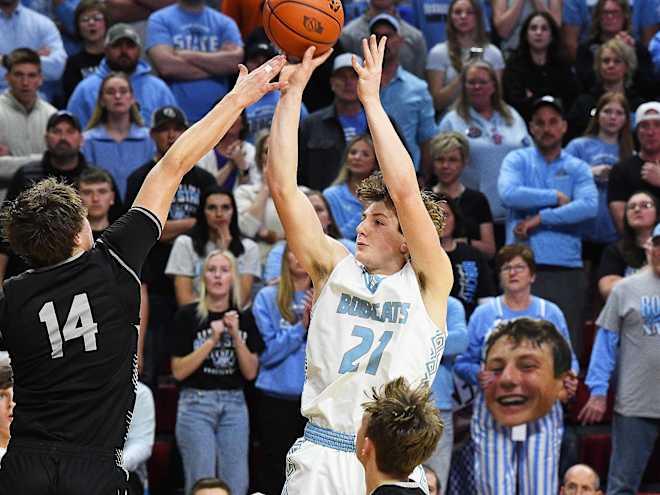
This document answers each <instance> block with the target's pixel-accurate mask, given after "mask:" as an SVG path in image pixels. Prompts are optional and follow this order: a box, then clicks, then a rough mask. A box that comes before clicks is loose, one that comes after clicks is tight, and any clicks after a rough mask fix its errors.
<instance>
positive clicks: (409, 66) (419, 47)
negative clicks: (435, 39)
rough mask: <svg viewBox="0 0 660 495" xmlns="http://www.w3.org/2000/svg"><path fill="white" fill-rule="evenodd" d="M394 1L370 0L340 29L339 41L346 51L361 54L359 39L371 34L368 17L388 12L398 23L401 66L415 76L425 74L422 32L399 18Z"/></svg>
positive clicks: (424, 45) (360, 41)
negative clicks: (359, 14) (362, 11)
mask: <svg viewBox="0 0 660 495" xmlns="http://www.w3.org/2000/svg"><path fill="white" fill-rule="evenodd" d="M397 3H398V2H396V1H395V0H369V7H368V8H367V11H366V12H365V13H364V14H363V15H361V16H360V17H357V18H356V19H353V20H352V21H351V22H349V23H348V24H346V25H345V26H344V29H342V31H341V44H342V46H343V47H344V48H345V49H346V51H348V52H353V53H362V38H368V37H369V34H370V33H371V24H370V23H371V20H372V19H373V18H374V17H375V16H377V15H380V14H388V15H390V16H391V17H393V18H395V19H396V21H397V23H398V24H399V29H398V31H399V33H400V35H401V39H402V41H403V42H402V46H401V50H400V52H401V66H402V67H403V68H404V69H405V70H407V71H408V72H410V73H412V74H414V75H416V76H417V77H420V78H423V77H425V72H426V54H427V53H428V48H427V46H426V40H425V39H424V35H423V34H422V32H421V31H420V30H419V29H417V28H416V27H415V26H413V25H412V24H409V23H407V22H406V21H404V20H403V19H401V17H399V15H398V13H397V10H396V4H397Z"/></svg>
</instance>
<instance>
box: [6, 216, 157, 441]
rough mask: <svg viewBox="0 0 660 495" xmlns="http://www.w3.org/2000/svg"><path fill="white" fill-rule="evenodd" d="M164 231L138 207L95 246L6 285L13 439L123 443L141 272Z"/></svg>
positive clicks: (128, 412)
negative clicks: (12, 393) (147, 256)
mask: <svg viewBox="0 0 660 495" xmlns="http://www.w3.org/2000/svg"><path fill="white" fill-rule="evenodd" d="M160 231H161V226H160V222H159V221H158V219H157V218H156V217H155V215H153V213H151V212H150V211H148V210H146V209H143V208H132V209H131V210H129V211H128V213H126V214H125V215H124V216H122V217H121V218H120V219H119V220H117V221H116V222H115V223H114V224H113V225H111V226H110V227H109V228H108V229H106V231H105V232H104V233H103V234H102V235H101V237H100V239H99V240H97V242H96V244H95V246H94V247H93V248H92V249H91V250H89V251H86V252H84V253H81V254H79V255H77V256H75V257H73V258H70V259H68V260H66V261H64V262H62V263H60V264H57V265H54V266H50V267H46V268H41V269H36V270H28V271H27V272H24V273H22V274H21V275H19V276H17V277H13V278H11V279H9V280H7V281H6V282H5V284H4V292H3V294H2V297H1V298H0V332H1V333H2V336H3V338H4V340H5V343H6V344H7V349H8V350H9V356H10V358H11V364H12V368H13V371H14V400H15V402H16V407H15V408H14V420H13V422H12V425H11V436H12V438H16V439H20V440H28V441H37V442H61V443H67V444H73V445H79V446H86V447H93V448H98V449H108V450H109V451H111V450H116V449H121V448H123V444H124V439H125V435H126V432H127V429H128V426H129V424H130V419H131V414H132V411H133V406H134V404H135V387H136V384H137V355H136V350H137V335H138V330H137V328H138V324H139V309H140V280H139V278H138V274H139V273H140V271H141V269H142V263H143V262H144V259H145V258H146V255H147V253H148V252H149V250H150V249H151V247H152V246H153V245H154V243H155V242H156V240H157V239H158V237H159V236H160Z"/></svg>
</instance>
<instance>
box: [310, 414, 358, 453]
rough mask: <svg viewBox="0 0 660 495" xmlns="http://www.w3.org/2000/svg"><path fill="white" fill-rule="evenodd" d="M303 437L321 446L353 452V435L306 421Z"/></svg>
mask: <svg viewBox="0 0 660 495" xmlns="http://www.w3.org/2000/svg"><path fill="white" fill-rule="evenodd" d="M304 436H305V439H306V440H309V441H310V442H312V443H315V444H317V445H320V446H322V447H329V448H331V449H334V450H339V451H341V452H355V435H351V434H350V433H342V432H339V431H334V430H330V429H328V428H323V427H321V426H318V425H315V424H314V423H312V422H311V421H308V422H307V424H306V425H305V435H304Z"/></svg>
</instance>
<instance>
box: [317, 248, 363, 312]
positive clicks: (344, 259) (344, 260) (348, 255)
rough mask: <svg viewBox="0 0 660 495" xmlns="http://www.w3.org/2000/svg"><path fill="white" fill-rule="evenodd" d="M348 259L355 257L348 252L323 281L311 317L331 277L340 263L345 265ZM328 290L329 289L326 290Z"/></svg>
mask: <svg viewBox="0 0 660 495" xmlns="http://www.w3.org/2000/svg"><path fill="white" fill-rule="evenodd" d="M348 258H353V259H355V257H354V256H353V255H352V254H351V253H350V252H349V253H348V254H347V255H346V256H344V257H343V258H342V259H341V260H339V263H337V264H336V265H335V267H334V268H333V269H332V271H331V272H330V275H328V278H327V279H326V281H325V284H323V288H322V289H321V293H320V294H319V297H317V298H316V301H314V306H312V315H313V314H314V309H315V308H316V303H318V302H319V301H320V300H321V297H323V294H325V292H326V289H327V288H328V285H329V284H330V280H332V277H333V276H334V274H335V273H336V272H337V270H338V269H339V267H340V266H341V265H342V263H346V262H347V261H346V260H347V259H348ZM327 290H330V289H327Z"/></svg>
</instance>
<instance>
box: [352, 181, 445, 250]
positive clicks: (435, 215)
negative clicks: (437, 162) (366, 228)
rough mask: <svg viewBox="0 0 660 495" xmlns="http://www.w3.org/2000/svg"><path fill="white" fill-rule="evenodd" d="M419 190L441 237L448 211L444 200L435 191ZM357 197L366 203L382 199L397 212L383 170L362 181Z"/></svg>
mask: <svg viewBox="0 0 660 495" xmlns="http://www.w3.org/2000/svg"><path fill="white" fill-rule="evenodd" d="M418 192H419V194H420V195H421V196H422V201H423V202H424V206H425V207H426V211H427V213H428V214H429V216H430V217H431V221H432V222H433V225H434V226H435V230H436V231H437V233H438V237H440V235H441V234H442V229H443V228H444V226H445V220H446V218H447V212H446V211H445V210H444V208H442V201H439V200H438V199H436V197H435V196H434V195H433V193H429V192H428V191H419V189H418ZM412 194H414V192H412ZM357 197H358V199H359V200H361V201H364V202H366V203H376V202H378V201H382V202H383V203H385V205H386V206H387V207H388V208H390V209H391V210H394V211H395V212H396V209H395V208H394V203H393V201H392V198H391V197H390V193H389V192H387V186H386V185H385V181H384V180H383V174H382V173H381V172H376V173H374V174H373V175H370V176H369V177H367V178H366V179H363V180H362V182H360V185H359V186H358V188H357Z"/></svg>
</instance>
